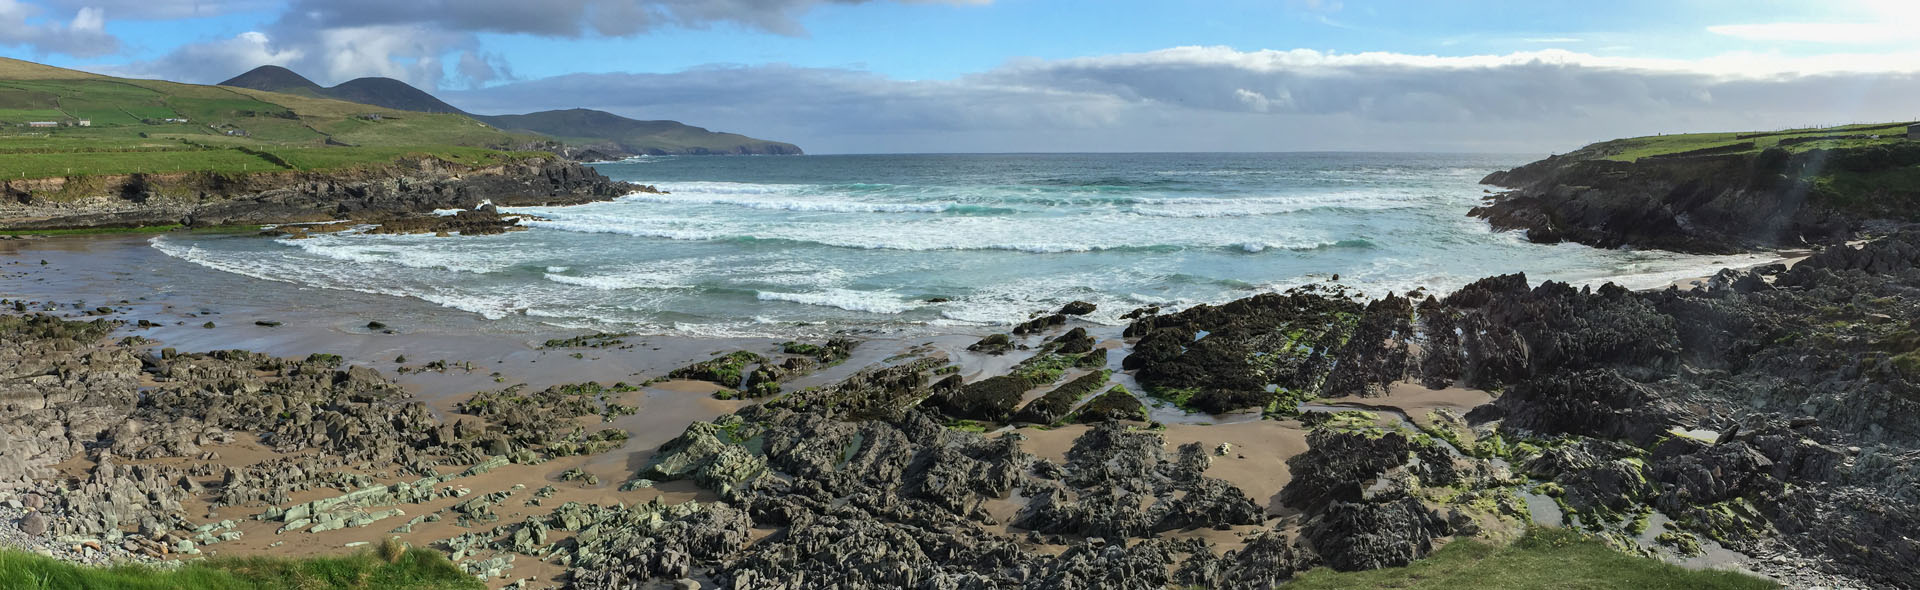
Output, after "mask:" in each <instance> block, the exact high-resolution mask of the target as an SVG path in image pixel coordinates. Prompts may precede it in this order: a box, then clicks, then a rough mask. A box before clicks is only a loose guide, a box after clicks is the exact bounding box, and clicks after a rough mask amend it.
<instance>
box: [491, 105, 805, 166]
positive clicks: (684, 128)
mask: <svg viewBox="0 0 1920 590" xmlns="http://www.w3.org/2000/svg"><path fill="white" fill-rule="evenodd" d="M474 118H475V119H479V120H481V121H485V122H486V123H488V124H490V125H493V126H494V127H499V128H501V129H506V130H510V131H527V132H532V133H539V134H541V135H546V136H549V137H553V138H555V139H558V140H560V141H561V142H563V143H566V144H569V145H574V146H577V147H580V148H583V149H591V150H598V151H603V152H609V153H625V154H635V155H638V154H648V155H669V154H695V155H705V154H735V155H745V154H767V155H797V154H800V153H802V152H801V151H800V147H799V146H796V145H793V144H791V143H782V142H777V141H767V140H764V139H754V138H751V137H747V136H745V135H740V134H737V133H716V132H713V131H708V130H706V129H702V128H699V127H694V126H692V125H687V124H685V123H681V122H679V121H640V120H635V119H629V118H626V117H622V116H620V115H615V114H613V113H609V112H606V111H596V110H592V109H566V110H559V111H540V112H537V113H528V114H525V115H494V116H488V115H478V116H475V117H474Z"/></svg>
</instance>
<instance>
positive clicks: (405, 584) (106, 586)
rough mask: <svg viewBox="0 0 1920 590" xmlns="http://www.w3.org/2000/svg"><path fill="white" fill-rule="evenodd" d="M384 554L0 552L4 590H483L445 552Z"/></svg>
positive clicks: (394, 551) (397, 549)
mask: <svg viewBox="0 0 1920 590" xmlns="http://www.w3.org/2000/svg"><path fill="white" fill-rule="evenodd" d="M377 553H378V555H376V554H375V553H374V552H362V553H359V554H356V555H351V556H347V557H315V558H308V559H286V558H271V557H244V558H214V559H209V560H205V561H200V562H194V563H189V564H186V565H182V566H180V567H179V568H176V569H157V568H152V567H147V566H139V565H123V566H115V567H111V568H97V567H87V566H82V565H75V564H72V563H67V562H64V561H57V560H54V559H51V558H47V557H42V556H39V555H34V554H31V553H22V552H18V551H10V550H9V551H0V588H5V589H7V590H14V589H20V590H387V589H393V590H484V589H485V588H486V587H487V586H486V584H484V583H481V582H480V581H479V580H477V579H474V577H473V576H470V575H467V574H466V573H465V572H462V571H460V568H458V567H456V566H454V564H453V562H450V561H447V558H446V556H444V555H441V554H439V553H437V552H434V551H430V550H425V549H405V548H401V547H388V546H384V545H383V546H381V547H380V548H379V550H378V552H377Z"/></svg>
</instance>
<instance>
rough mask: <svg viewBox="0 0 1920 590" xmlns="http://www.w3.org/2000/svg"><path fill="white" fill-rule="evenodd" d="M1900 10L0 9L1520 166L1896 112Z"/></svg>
mask: <svg viewBox="0 0 1920 590" xmlns="http://www.w3.org/2000/svg"><path fill="white" fill-rule="evenodd" d="M1913 4H1920V3H1911V2H1896V1H1885V0H1852V1H1837V2H1772V1H1757V2H1756V1H1746V2H1733V1H1717V0H1715V1H1685V0H1667V1H1660V2H1656V1H1643V0H1629V1H1618V2H1604V3H1603V2H1591V1H1587V2H1553V1H1536V2H1488V1H1468V2H1368V1H1364V0H1338V1H1336V0H1317V1H1309V0H1267V1H1255V0H1192V1H1149V0H1100V1H1080V0H894V1H887V0H871V1H868V0H554V1H551V2H524V1H523V0H516V1H512V2H509V1H506V0H410V1H408V2H405V3H396V2H391V1H387V0H380V1H375V0H34V1H22V0H0V53H4V54H5V55H8V56H11V57H20V58H25V59H32V60H36V61H42V62H46V63H51V64H55V65H61V66H66V67H75V68H79V69H85V70H90V71H98V72H103V73H111V74H116V75H129V76H140V77H164V78H169V79H176V80H181V81H188V82H199V83H214V82H218V81H220V80H223V79H225V78H227V77H230V76H232V75H235V74H238V73H240V72H243V71H245V70H247V69H250V68H251V67H253V66H257V65H261V64H265V63H275V64H279V65H286V66H289V67H292V68H294V69H295V70H297V71H300V72H301V73H303V74H306V75H307V76H308V77H310V78H313V79H315V80H316V81H318V82H321V83H323V84H335V83H339V82H342V81H345V80H347V79H350V78H353V77H359V76H375V75H378V76H389V77H395V78H400V79H402V80H405V81H407V82H410V83H412V84H414V85H416V86H420V87H422V88H425V89H427V90H429V91H433V92H435V93H437V94H440V95H442V96H443V97H444V98H448V99H449V100H450V101H451V102H454V103H455V104H456V105H458V106H462V107H464V108H469V109H470V110H474V111H476V112H489V113H491V112H513V111H524V110H533V109H544V108H564V107H572V106H585V107H591V108H603V109H606V110H611V111H614V112H619V113H621V114H625V115H629V116H636V117H642V118H673V119H679V120H683V121H687V122H689V123H692V124H696V125H705V126H710V127H715V128H721V129H725V130H730V131H739V132H743V133H748V134H751V135H758V136H770V137H775V138H778V139H785V140H790V141H795V142H797V143H801V144H802V145H803V146H810V147H814V151H1027V150H1032V151H1062V150H1092V149H1117V150H1149V149H1155V148H1156V146H1159V147H1165V148H1167V149H1229V150H1243V149H1247V150H1268V149H1271V150H1280V149H1385V148H1389V147H1407V148H1413V149H1436V150H1492V149H1498V150H1508V149H1524V150H1546V149H1554V148H1557V147H1571V146H1567V144H1568V143H1569V142H1579V141H1584V140H1593V139H1604V138H1606V137H1608V136H1609V135H1604V134H1607V133H1612V134H1619V133H1623V132H1629V131H1631V132H1658V131H1662V130H1674V131H1677V130H1692V129H1697V128H1711V127H1714V126H1738V127H1742V128H1745V127H1777V126H1786V125H1799V124H1806V123H1838V122H1846V121H1850V120H1854V119H1859V118H1870V119H1895V118H1909V117H1914V116H1920V113H1915V112H1906V111H1920V108H1917V107H1912V106H1908V105H1912V104H1913V103H1914V102H1915V101H1912V100H1910V99H1906V98H1905V97H1911V96H1914V94H1912V93H1911V92H1912V91H1913V89H1914V85H1915V79H1914V78H1915V72H1916V71H1920V57H1916V56H1920V35H1914V34H1911V33H1910V31H1915V30H1920V9H1916V8H1915V7H1913V6H1911V5H1913ZM1836 88H1845V89H1850V92H1851V94H1847V95H1835V94H1834V89H1836ZM801 99H804V101H805V104H798V102H799V101H800V100H801ZM1809 101H1814V102H1815V103H1816V104H1813V105H1811V106H1810V105H1809V104H1808V102H1809ZM1490 105H1492V106H1490ZM1650 110H1651V112H1650ZM1170 130H1171V131H1180V130H1185V131H1184V132H1181V133H1174V134H1173V135H1169V134H1168V132H1169V131H1170ZM1389 144H1391V145H1389Z"/></svg>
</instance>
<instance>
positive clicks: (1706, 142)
mask: <svg viewBox="0 0 1920 590" xmlns="http://www.w3.org/2000/svg"><path fill="white" fill-rule="evenodd" d="M1907 125H1908V124H1907V123H1863V124H1858V125H1843V126H1839V127H1827V128H1820V129H1787V130H1782V131H1775V132H1752V133H1678V134H1673V135H1654V136H1648V137H1633V138H1628V139H1616V140H1613V141H1607V142H1602V143H1598V144H1594V145H1592V146H1589V147H1588V148H1586V149H1593V150H1598V151H1599V152H1601V154H1602V156H1601V157H1602V159H1607V160H1615V161H1621V162H1632V161H1634V160H1638V159H1640V158H1646V157H1651V156H1660V155H1667V154H1678V153H1683V152H1691V151H1696V150H1705V149H1715V148H1730V147H1732V146H1740V145H1742V144H1746V143H1749V142H1751V143H1752V144H1753V145H1752V146H1751V147H1746V148H1743V149H1739V150H1736V151H1729V152H1727V153H1754V152H1758V151H1760V150H1764V149H1767V148H1770V147H1776V146H1780V147H1785V148H1786V149H1787V150H1788V151H1791V152H1803V151H1807V150H1813V149H1834V148H1853V147H1866V146H1872V145H1884V144H1891V143H1896V142H1900V141H1906V140H1905V139H1904V138H1905V137H1906V131H1907ZM1828 135H1880V136H1882V137H1881V139H1869V138H1846V139H1828V140H1818V141H1805V140H1806V139H1807V138H1814V137H1822V136H1828ZM1782 140H1793V141H1789V142H1788V143H1787V144H1786V145H1784V146H1783V145H1782V144H1781V142H1782Z"/></svg>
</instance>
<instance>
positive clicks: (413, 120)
mask: <svg viewBox="0 0 1920 590" xmlns="http://www.w3.org/2000/svg"><path fill="white" fill-rule="evenodd" d="M289 73H290V72H289ZM296 77H297V76H296ZM295 90H296V91H298V89H295ZM546 144H547V140H545V139H544V138H540V137H537V136H533V135H530V134H516V133H509V132H505V131H501V130H499V129H495V128H494V127H492V126H489V125H486V124H483V123H480V122H478V121H475V120H473V119H472V118H469V117H467V116H465V115H459V114H438V113H421V112H410V111H403V110H398V109H391V108H381V107H375V106H368V105H364V104H355V103H350V102H345V101H339V100H332V99H327V98H320V97H315V96H303V95H301V94H296V93H277V92H265V91H260V90H252V89H245V88H230V87H217V86H201V85H195V84H180V83H175V82H166V81H160V80H135V79H126V78H114V77H109V76H101V75H97V74H89V73H86V72H79V71H74V70H67V69H61V68H55V67H52V66H46V65H41V64H36V63H32V62H26V61H20V60H15V59H6V58H0V155H3V156H0V180H6V179H21V178H42V177H60V176H77V175H93V174H130V173H158V172H188V171H205V172H217V173H227V172H256V171H271V170H309V169H326V168H338V167H346V166H361V165H379V164H385V163H387V162H391V161H394V160H397V159H399V158H401V157H404V156H408V155H435V156H440V157H444V158H447V159H451V160H458V161H465V162H474V163H484V162H487V161H490V160H497V159H501V158H508V157H514V156H512V155H511V154H509V153H507V152H508V151H512V150H520V149H528V148H535V147H541V146H544V145H546Z"/></svg>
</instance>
